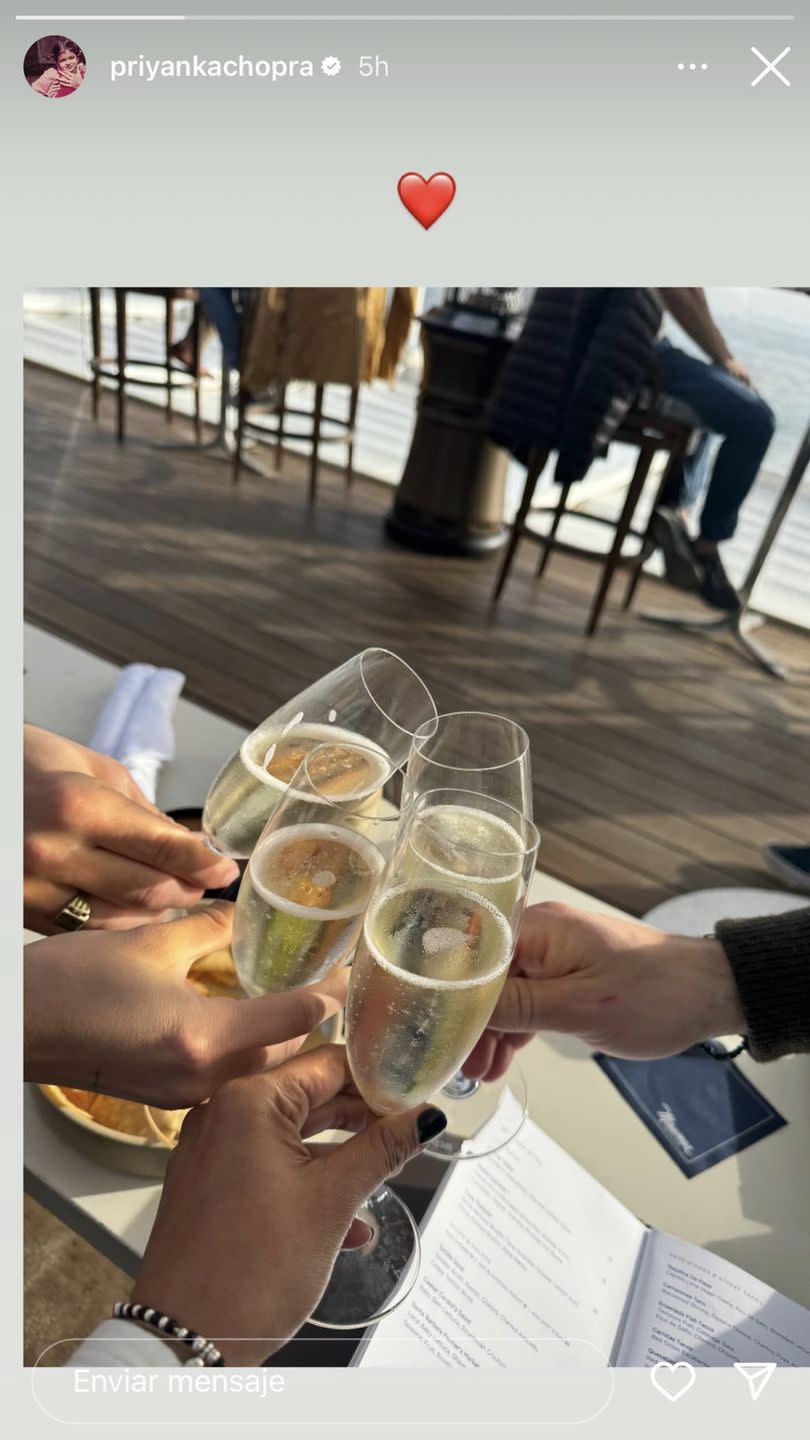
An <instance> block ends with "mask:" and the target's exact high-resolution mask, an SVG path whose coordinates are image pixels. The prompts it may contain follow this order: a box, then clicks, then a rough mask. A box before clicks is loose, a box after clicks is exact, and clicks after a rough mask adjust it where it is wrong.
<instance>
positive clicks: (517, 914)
mask: <svg viewBox="0 0 810 1440" xmlns="http://www.w3.org/2000/svg"><path fill="white" fill-rule="evenodd" d="M538 843H539V837H538V835H537V831H536V830H535V828H534V826H533V825H532V823H531V821H528V820H526V818H525V816H523V815H522V814H521V813H520V812H519V811H517V810H514V809H512V807H510V806H508V805H504V804H502V802H500V801H496V800H493V799H492V798H491V797H482V796H480V795H478V794H475V793H474V792H470V791H450V790H444V791H436V792H430V791H428V792H426V793H425V794H423V795H421V796H419V797H418V798H416V797H414V798H413V799H412V801H411V804H410V805H409V808H408V812H407V814H406V816H405V817H404V820H403V823H402V825H401V827H400V836H399V839H398V841H397V845H396V848H395V850H394V853H393V855H392V857H391V859H390V860H389V863H388V865H387V867H386V871H385V874H384V876H383V879H382V880H381V882H380V885H379V888H378V890H377V892H376V894H375V896H374V898H373V900H372V902H371V904H370V906H369V908H368V911H367V913H366V917H365V922H364V925H363V938H362V940H361V941H360V944H359V945H358V948H357V953H356V955H355V959H354V963H353V965H352V972H351V978H350V981H349V995H348V999H347V1002H346V1047H347V1053H348V1059H349V1065H350V1068H351V1072H352V1076H353V1079H354V1082H355V1085H356V1086H357V1089H358V1090H359V1092H360V1094H361V1095H362V1097H363V1099H364V1100H365V1101H366V1103H367V1104H368V1105H369V1106H370V1108H371V1109H372V1110H375V1111H377V1112H387V1111H388V1112H390V1111H401V1110H409V1109H410V1108H411V1107H412V1106H415V1105H419V1104H421V1103H423V1102H424V1101H427V1100H430V1099H431V1098H432V1099H433V1101H434V1103H436V1104H437V1105H439V1106H440V1107H441V1108H444V1103H445V1102H444V1096H443V1094H437V1093H436V1092H437V1091H438V1090H440V1089H441V1087H442V1086H443V1085H444V1084H445V1083H446V1081H447V1080H448V1078H449V1077H450V1076H451V1075H452V1074H453V1072H454V1071H455V1070H456V1068H457V1067H458V1065H459V1063H460V1062H461V1061H462V1060H463V1059H464V1057H465V1056H466V1055H468V1054H469V1052H470V1050H471V1049H472V1048H473V1046H474V1045H475V1043H476V1041H477V1040H478V1038H479V1036H480V1035H481V1033H482V1031H483V1030H484V1027H485V1026H486V1024H487V1021H488V1020H489V1017H490V1015H491V1014H492V1010H493V1009H494V1007H495V1005H496V1003H497V1000H498V996H499V995H500V992H501V989H502V987H503V984H504V981H505V979H506V975H507V973H508V970H509V964H510V961H511V958H512V954H513V951H514V946H515V943H516V940H517V934H518V930H519V927H520V922H521V919H522V916H523V910H524V907H525V903H526V893H527V889H528V884H529V880H530V879H531V875H532V873H533V870H534V862H535V858H536V854H537V846H538ZM522 1120H523V1114H521V1115H520V1118H519V1121H518V1124H520V1123H522ZM506 1128H507V1129H508V1132H509V1133H505V1130H504V1127H503V1125H500V1126H498V1125H496V1129H497V1130H498V1136H497V1146H500V1145H502V1144H505V1143H506V1142H507V1140H508V1139H510V1138H511V1137H512V1135H514V1134H515V1133H516V1125H515V1123H514V1117H511V1118H510V1119H509V1124H508V1126H507V1127H506ZM497 1146H496V1144H493V1143H487V1145H486V1148H485V1149H480V1150H479V1151H478V1152H477V1153H481V1154H483V1153H490V1152H491V1150H492V1149H493V1148H497ZM426 1150H427V1152H428V1153H435V1152H434V1151H433V1150H432V1146H431V1145H429V1146H427V1147H426ZM358 1218H359V1219H360V1220H362V1221H364V1222H365V1223H366V1224H367V1225H368V1226H369V1229H370V1231H371V1234H370V1238H369V1240H368V1241H367V1242H366V1244H365V1245H363V1246H360V1247H357V1248H356V1249H344V1250H341V1251H340V1252H339V1254H338V1257H337V1260H336V1262H335V1267H334V1269H333V1272H332V1277H331V1279H330V1282H329V1284H328V1286H327V1288H326V1291H325V1292H324V1295H323V1296H322V1298H321V1301H320V1302H319V1304H318V1307H317V1309H316V1310H315V1312H314V1314H313V1316H312V1317H311V1318H312V1321H313V1323H315V1324H316V1325H322V1326H325V1327H326V1328H329V1329H348V1328H355V1327H357V1326H360V1325H365V1324H369V1323H371V1322H372V1321H375V1320H379V1319H380V1318H382V1317H383V1316H384V1315H386V1314H388V1313H390V1311H391V1310H392V1309H394V1308H396V1306H397V1305H399V1304H401V1303H402V1300H403V1299H404V1298H405V1296H406V1295H407V1294H408V1292H409V1291H410V1289H411V1288H412V1287H413V1285H414V1283H415V1281H416V1276H417V1274H418V1264H419V1250H418V1235H417V1234H416V1227H415V1224H414V1221H413V1217H412V1216H411V1215H410V1212H409V1211H408V1210H407V1207H406V1206H405V1205H404V1204H403V1202H402V1201H401V1200H399V1198H398V1197H397V1196H396V1195H395V1194H394V1192H393V1191H392V1190H390V1189H389V1187H387V1186H385V1187H383V1189H382V1190H380V1191H378V1192H377V1193H376V1195H373V1196H372V1197H371V1200H370V1201H369V1202H368V1204H367V1206H366V1207H364V1209H363V1210H362V1211H361V1213H360V1215H359V1217H358Z"/></svg>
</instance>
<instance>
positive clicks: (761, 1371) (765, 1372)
mask: <svg viewBox="0 0 810 1440" xmlns="http://www.w3.org/2000/svg"><path fill="white" fill-rule="evenodd" d="M734 1369H735V1370H739V1372H740V1374H741V1375H744V1376H745V1378H746V1380H747V1381H748V1389H749V1390H750V1391H751V1399H752V1400H758V1399H759V1397H760V1395H761V1394H762V1392H763V1390H764V1389H765V1386H766V1385H767V1383H768V1381H769V1380H770V1378H771V1376H772V1375H773V1372H774V1370H775V1369H776V1364H775V1362H774V1361H773V1360H762V1361H756V1362H754V1361H747V1362H744V1361H742V1360H735V1362H734Z"/></svg>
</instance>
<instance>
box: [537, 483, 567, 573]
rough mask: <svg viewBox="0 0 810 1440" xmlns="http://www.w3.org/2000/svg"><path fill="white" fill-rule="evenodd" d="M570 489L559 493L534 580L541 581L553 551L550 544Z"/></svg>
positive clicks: (564, 488) (565, 488) (552, 546)
mask: <svg viewBox="0 0 810 1440" xmlns="http://www.w3.org/2000/svg"><path fill="white" fill-rule="evenodd" d="M570 489H571V486H570V485H564V486H563V489H562V491H561V493H560V498H559V500H558V501H557V509H556V510H555V511H554V519H553V520H552V522H551V528H550V530H549V532H548V534H547V535H546V536H545V537H544V544H543V548H542V550H541V552H540V559H539V560H538V562H537V572H536V575H535V579H537V580H540V579H541V577H542V575H543V573H544V571H545V568H546V566H547V565H548V562H549V560H550V559H551V552H552V550H553V549H554V545H553V543H552V542H553V540H554V536H555V535H556V534H557V531H558V529H559V525H560V521H561V520H562V517H563V515H564V514H565V507H566V505H567V504H568V492H569V490H570Z"/></svg>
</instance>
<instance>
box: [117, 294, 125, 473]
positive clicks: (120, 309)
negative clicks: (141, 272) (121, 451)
mask: <svg viewBox="0 0 810 1440" xmlns="http://www.w3.org/2000/svg"><path fill="white" fill-rule="evenodd" d="M115 335H116V343H117V348H118V356H117V362H118V363H117V369H118V395H117V401H118V430H117V436H118V444H119V445H123V443H124V433H125V428H126V413H125V412H126V386H127V377H126V371H127V292H126V290H123V289H117V290H116V292H115Z"/></svg>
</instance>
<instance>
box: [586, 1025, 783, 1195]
mask: <svg viewBox="0 0 810 1440" xmlns="http://www.w3.org/2000/svg"><path fill="white" fill-rule="evenodd" d="M594 1059H595V1061H596V1063H597V1065H599V1066H600V1068H601V1069H602V1070H604V1072H605V1074H606V1075H607V1076H608V1079H609V1080H611V1082H612V1083H613V1084H614V1085H615V1086H616V1089H617V1090H618V1091H619V1092H620V1093H621V1094H622V1095H623V1096H624V1098H625V1100H626V1101H627V1103H628V1104H629V1105H632V1107H633V1109H634V1110H635V1112H636V1114H637V1115H638V1116H639V1119H641V1120H642V1121H643V1122H644V1124H645V1125H646V1126H647V1129H648V1130H649V1131H650V1132H651V1134H653V1135H654V1136H655V1138H656V1140H657V1141H658V1143H659V1144H660V1145H663V1147H664V1149H665V1150H666V1151H667V1154H668V1155H671V1157H672V1159H673V1160H674V1161H675V1164H676V1165H677V1166H678V1168H679V1170H681V1171H682V1172H683V1174H684V1175H686V1177H687V1179H691V1177H692V1176H693V1175H700V1174H701V1173H702V1171H704V1170H710V1169H711V1167H712V1165H717V1164H718V1162H719V1161H720V1160H725V1159H727V1158H728V1156H729V1155H738V1154H739V1152H740V1151H741V1150H746V1149H747V1148H748V1146H749V1145H755V1144H756V1142H757V1141H758V1140H762V1139H763V1138H764V1137H765V1136H766V1135H771V1134H773V1132H774V1130H781V1128H782V1126H783V1125H785V1124H787V1121H786V1120H785V1119H784V1117H783V1116H782V1115H780V1114H779V1112H778V1111H777V1110H774V1108H773V1106H772V1105H771V1104H770V1103H769V1102H768V1101H767V1100H766V1099H765V1097H764V1095H760V1093H759V1091H758V1090H757V1089H756V1088H755V1087H754V1086H753V1085H752V1084H751V1082H750V1080H748V1079H747V1078H746V1076H745V1075H743V1073H742V1071H741V1070H738V1069H737V1066H736V1065H735V1064H734V1063H733V1062H732V1061H730V1060H715V1059H713V1058H712V1057H711V1056H710V1055H707V1054H706V1051H705V1050H703V1049H702V1048H699V1047H696V1048H695V1049H693V1050H687V1051H686V1052H685V1053H684V1054H683V1055H674V1056H673V1057H672V1058H671V1059H668V1060H614V1059H613V1058H612V1057H611V1056H609V1055H595V1056H594Z"/></svg>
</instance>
